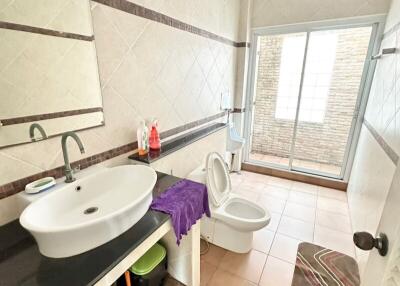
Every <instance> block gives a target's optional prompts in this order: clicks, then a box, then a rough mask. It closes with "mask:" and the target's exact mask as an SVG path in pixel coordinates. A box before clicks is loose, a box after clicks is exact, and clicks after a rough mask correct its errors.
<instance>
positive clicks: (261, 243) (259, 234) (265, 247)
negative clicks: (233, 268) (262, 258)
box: [253, 228, 275, 254]
mask: <svg viewBox="0 0 400 286" xmlns="http://www.w3.org/2000/svg"><path fill="white" fill-rule="evenodd" d="M274 236H275V232H273V231H270V230H267V229H266V228H264V229H261V230H258V231H255V232H254V236H253V249H254V250H258V251H261V252H264V253H267V254H268V252H269V250H270V248H271V244H272V241H273V239H274Z"/></svg>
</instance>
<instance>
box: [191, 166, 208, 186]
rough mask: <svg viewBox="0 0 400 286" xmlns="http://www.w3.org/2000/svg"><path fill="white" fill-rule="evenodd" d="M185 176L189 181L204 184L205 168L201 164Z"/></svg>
mask: <svg viewBox="0 0 400 286" xmlns="http://www.w3.org/2000/svg"><path fill="white" fill-rule="evenodd" d="M187 178H188V179H189V180H191V181H195V182H198V183H202V184H206V169H205V168H204V167H203V166H200V167H198V168H196V169H194V170H193V171H192V172H191V173H190V174H189V175H188V176H187Z"/></svg>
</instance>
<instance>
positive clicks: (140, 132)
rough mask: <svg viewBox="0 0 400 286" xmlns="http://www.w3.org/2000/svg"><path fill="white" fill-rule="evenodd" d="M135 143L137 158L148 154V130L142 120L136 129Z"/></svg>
mask: <svg viewBox="0 0 400 286" xmlns="http://www.w3.org/2000/svg"><path fill="white" fill-rule="evenodd" d="M136 135H137V142H138V150H139V156H144V155H146V154H147V153H148V152H149V129H148V128H147V126H146V123H145V121H144V120H142V121H140V125H139V128H138V129H137V134H136Z"/></svg>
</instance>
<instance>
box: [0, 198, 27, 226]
mask: <svg viewBox="0 0 400 286" xmlns="http://www.w3.org/2000/svg"><path fill="white" fill-rule="evenodd" d="M25 207H26V205H25V204H24V203H23V202H22V201H21V200H20V198H19V196H18V195H12V196H9V197H7V198H5V199H2V200H0V226H2V225H4V224H6V223H9V222H11V221H13V220H15V219H17V218H18V217H19V216H20V215H21V213H22V211H23V210H24V208H25Z"/></svg>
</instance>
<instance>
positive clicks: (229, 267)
mask: <svg viewBox="0 0 400 286" xmlns="http://www.w3.org/2000/svg"><path fill="white" fill-rule="evenodd" d="M266 259H267V255H266V254H265V253H262V252H260V251H256V250H250V252H249V253H246V254H239V253H234V252H230V251H228V252H227V253H226V254H225V255H224V257H223V258H222V261H221V264H220V265H219V268H220V269H223V270H225V271H228V272H230V273H232V274H234V275H237V276H239V277H241V278H243V279H246V280H248V281H251V282H253V283H258V281H259V280H260V277H261V273H262V270H263V267H264V264H265V261H266Z"/></svg>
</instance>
